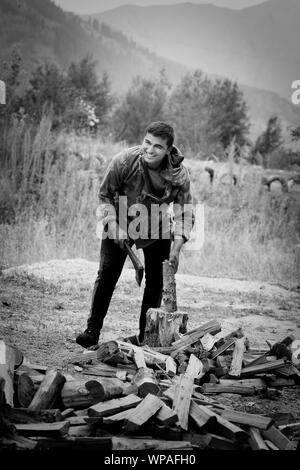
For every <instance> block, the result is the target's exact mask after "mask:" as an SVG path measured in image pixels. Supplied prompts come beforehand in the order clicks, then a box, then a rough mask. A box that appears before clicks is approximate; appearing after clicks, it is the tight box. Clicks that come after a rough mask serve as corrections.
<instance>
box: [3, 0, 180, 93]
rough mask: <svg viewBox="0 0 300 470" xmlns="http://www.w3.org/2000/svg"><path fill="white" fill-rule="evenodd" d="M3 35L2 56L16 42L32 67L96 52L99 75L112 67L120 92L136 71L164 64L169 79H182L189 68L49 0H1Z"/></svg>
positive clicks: (62, 62)
mask: <svg viewBox="0 0 300 470" xmlns="http://www.w3.org/2000/svg"><path fill="white" fill-rule="evenodd" d="M0 40H1V50H0V60H4V59H7V58H8V57H9V55H10V53H11V51H12V49H13V48H16V47H17V49H18V50H19V51H20V54H21V57H22V60H23V65H24V67H25V69H26V70H27V71H29V72H30V71H31V70H32V68H34V67H36V66H37V64H39V63H43V62H45V61H49V62H54V63H56V64H57V65H59V66H60V67H61V68H66V67H67V66H68V65H69V63H70V62H71V61H72V60H76V61H78V60H80V59H81V58H82V57H83V56H84V55H86V54H91V55H93V57H94V59H95V60H96V61H97V63H98V65H97V72H98V73H99V76H101V75H102V74H103V72H104V71H106V72H108V74H109V76H110V79H111V81H112V85H113V88H114V89H115V90H116V91H119V92H120V91H125V90H126V89H127V87H128V85H129V83H130V82H131V80H132V77H133V76H134V75H138V74H142V75H147V76H157V75H158V73H159V71H160V70H161V69H162V68H165V70H166V73H167V75H168V77H169V78H170V80H172V81H177V80H179V78H180V76H181V75H182V73H184V72H185V71H186V67H184V66H181V65H180V64H175V63H173V62H172V61H170V60H167V59H163V58H160V57H158V56H157V55H156V54H154V53H152V52H150V51H149V50H147V49H146V48H144V47H141V46H139V45H137V44H136V43H134V41H132V40H129V39H128V38H127V37H126V36H125V35H124V34H121V33H119V32H115V31H114V30H112V29H111V28H109V27H105V25H104V26H102V27H101V28H99V27H98V25H92V24H89V23H88V22H86V21H84V20H82V19H81V18H79V17H78V16H76V15H74V14H73V13H65V12H64V11H63V10H62V9H61V8H59V7H57V6H56V5H55V4H54V3H53V2H51V1H50V0H22V1H21V0H0Z"/></svg>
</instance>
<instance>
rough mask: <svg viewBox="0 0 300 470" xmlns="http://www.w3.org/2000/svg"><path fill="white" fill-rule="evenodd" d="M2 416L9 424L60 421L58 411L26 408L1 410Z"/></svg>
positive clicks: (60, 414) (60, 416)
mask: <svg viewBox="0 0 300 470" xmlns="http://www.w3.org/2000/svg"><path fill="white" fill-rule="evenodd" d="M3 416H4V417H5V418H7V419H8V421H9V422H11V423H17V424H30V423H40V422H41V421H42V422H45V423H54V422H56V421H62V413H61V411H60V410H59V409H48V410H30V409H28V408H10V407H6V408H5V409H4V410H3Z"/></svg>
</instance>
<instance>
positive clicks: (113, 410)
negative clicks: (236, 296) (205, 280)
mask: <svg viewBox="0 0 300 470" xmlns="http://www.w3.org/2000/svg"><path fill="white" fill-rule="evenodd" d="M220 332H221V325H220V324H219V322H218V321H216V320H211V321H209V322H207V323H205V324H203V325H201V326H199V327H198V328H196V329H194V330H192V331H187V332H185V333H184V334H180V333H178V334H177V336H176V335H175V339H174V340H173V341H172V343H171V345H170V346H149V344H148V345H147V344H143V345H140V346H137V345H135V344H132V343H131V342H130V341H128V340H127V341H124V340H115V341H107V342H102V343H100V344H99V345H98V346H99V347H98V349H94V350H86V351H85V352H83V353H81V354H78V355H76V356H75V357H73V358H71V360H70V365H69V367H68V370H69V368H70V367H72V370H74V373H73V375H70V374H69V373H65V372H63V371H62V370H59V369H53V368H47V367H46V366H41V365H38V364H29V363H28V362H26V361H23V362H22V360H21V359H20V358H21V356H22V354H21V353H20V352H19V351H17V349H16V348H14V347H12V346H10V345H7V344H5V342H4V341H0V359H1V361H0V448H1V449H11V450H24V449H26V450H45V449H47V450H48V449H50V450H52V449H63V450H99V451H100V452H104V453H105V452H112V451H114V450H131V451H133V450H143V451H147V450H159V451H162V452H164V451H170V450H178V451H197V450H206V449H216V450H217V449H222V450H224V449H226V450H227V449H228V450H248V449H250V450H251V449H252V450H296V449H299V448H300V447H299V440H300V413H299V412H298V413H297V412H296V411H295V413H280V414H273V415H266V414H261V415H260V414H253V413H245V412H240V411H236V410H234V409H233V408H232V407H228V406H225V405H223V404H222V403H220V401H219V402H218V397H220V396H222V394H224V393H230V394H237V395H248V396H251V397H253V399H255V396H260V397H266V398H273V399H276V395H277V394H280V389H281V388H282V387H297V386H299V384H300V370H299V369H300V365H299V360H298V356H297V354H296V355H295V353H294V350H295V345H296V346H297V345H298V343H299V341H298V340H296V339H295V338H294V337H293V336H288V337H287V338H284V339H283V340H280V341H278V343H276V344H274V345H271V344H268V348H267V349H264V350H258V349H254V348H252V349H251V345H250V344H249V341H248V340H247V338H246V337H245V335H244V333H243V331H242V330H241V329H237V330H236V331H233V332H232V333H231V334H229V335H226V336H223V337H221V338H220V339H216V334H217V333H220Z"/></svg>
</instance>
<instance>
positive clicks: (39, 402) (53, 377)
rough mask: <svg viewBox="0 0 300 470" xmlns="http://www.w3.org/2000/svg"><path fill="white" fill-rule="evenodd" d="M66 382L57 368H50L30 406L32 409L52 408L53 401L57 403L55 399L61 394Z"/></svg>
mask: <svg viewBox="0 0 300 470" xmlns="http://www.w3.org/2000/svg"><path fill="white" fill-rule="evenodd" d="M65 382H66V378H65V377H64V376H63V375H62V374H61V373H60V372H58V371H57V370H55V369H50V370H49V371H47V372H46V375H45V378H44V380H43V381H42V383H41V385H40V386H39V388H38V390H37V392H36V394H35V395H34V397H33V399H32V402H31V403H30V405H29V407H28V408H29V409H31V410H40V409H45V408H51V406H52V405H53V403H55V400H56V399H57V398H58V396H59V395H60V392H61V389H62V387H63V385H64V383H65Z"/></svg>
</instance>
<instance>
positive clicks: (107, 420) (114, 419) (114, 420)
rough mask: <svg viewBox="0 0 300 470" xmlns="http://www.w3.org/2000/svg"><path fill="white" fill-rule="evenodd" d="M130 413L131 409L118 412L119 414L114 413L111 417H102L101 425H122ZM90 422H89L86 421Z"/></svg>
mask: <svg viewBox="0 0 300 470" xmlns="http://www.w3.org/2000/svg"><path fill="white" fill-rule="evenodd" d="M130 413H131V409H128V410H124V411H120V412H119V413H116V414H114V415H111V416H104V417H103V418H102V423H103V424H120V423H123V422H124V420H125V419H126V418H127V416H129V415H130ZM91 419H95V418H89V420H91ZM88 422H90V421H88Z"/></svg>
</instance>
